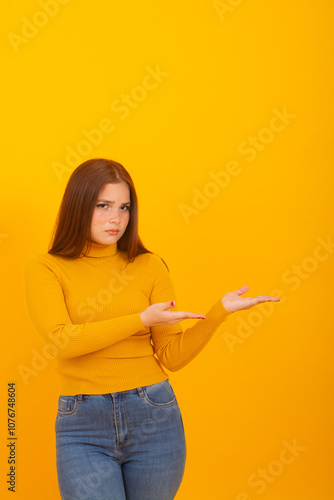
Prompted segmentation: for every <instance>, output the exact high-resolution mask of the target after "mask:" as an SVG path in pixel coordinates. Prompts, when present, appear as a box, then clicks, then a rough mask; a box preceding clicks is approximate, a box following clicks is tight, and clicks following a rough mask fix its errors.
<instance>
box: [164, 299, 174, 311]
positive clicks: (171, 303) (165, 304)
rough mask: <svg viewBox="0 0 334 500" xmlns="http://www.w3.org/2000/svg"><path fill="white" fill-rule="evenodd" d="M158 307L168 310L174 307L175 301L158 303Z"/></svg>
mask: <svg viewBox="0 0 334 500" xmlns="http://www.w3.org/2000/svg"><path fill="white" fill-rule="evenodd" d="M160 306H161V309H162V310H165V309H169V308H170V307H174V306H175V300H169V301H168V302H160Z"/></svg>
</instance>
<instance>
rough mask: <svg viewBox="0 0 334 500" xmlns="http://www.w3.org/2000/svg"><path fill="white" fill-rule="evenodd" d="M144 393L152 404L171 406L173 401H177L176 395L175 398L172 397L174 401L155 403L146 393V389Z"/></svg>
mask: <svg viewBox="0 0 334 500" xmlns="http://www.w3.org/2000/svg"><path fill="white" fill-rule="evenodd" d="M144 395H145V399H146V401H147V402H148V403H149V404H151V405H154V406H171V405H172V404H173V403H175V401H176V397H175V396H174V399H172V401H169V402H168V403H154V402H153V401H151V400H150V398H149V397H148V395H147V394H146V391H144Z"/></svg>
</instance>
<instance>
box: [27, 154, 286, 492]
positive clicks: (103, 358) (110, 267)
mask: <svg viewBox="0 0 334 500" xmlns="http://www.w3.org/2000/svg"><path fill="white" fill-rule="evenodd" d="M247 290H248V287H247V286H243V287H241V288H239V289H238V290H236V291H232V292H228V293H226V294H225V295H223V296H222V297H221V298H219V299H218V300H217V301H216V302H215V303H214V304H213V305H212V307H211V308H210V309H209V311H207V313H206V314H205V315H203V314H200V313H193V312H187V311H178V310H177V307H176V303H175V292H174V287H173V284H172V281H171V278H170V273H169V270H168V266H167V265H166V263H165V262H164V260H163V259H162V258H161V257H160V256H159V255H157V254H156V253H154V252H151V251H149V250H148V249H147V248H145V246H144V245H143V243H142V241H141V239H140V237H139V235H138V204H137V195H136V191H135V187H134V184H133V182H132V179H131V176H130V175H129V173H128V172H127V170H126V169H125V168H124V167H123V166H122V165H120V164H119V163H117V162H115V161H112V160H107V159H99V158H98V159H92V160H88V161H86V162H84V163H82V164H81V165H80V166H79V167H77V168H76V169H75V170H74V171H73V173H72V175H71V177H70V179H69V181H68V184H67V186H66V189H65V193H64V196H63V199H62V202H61V206H60V209H59V213H58V217H57V220H56V223H55V227H54V231H53V235H52V241H51V244H50V247H49V250H48V253H45V254H38V255H36V256H35V257H33V258H31V259H30V260H29V261H28V262H27V264H26V268H25V300H26V305H27V309H28V312H29V315H30V318H31V321H32V323H33V325H34V327H35V328H36V330H37V331H38V332H39V334H40V335H41V336H42V338H43V339H44V340H45V341H46V342H47V343H48V344H49V348H50V349H51V350H52V351H53V353H54V356H55V357H56V358H57V371H58V374H59V376H60V378H61V388H60V394H59V398H58V409H57V414H56V416H55V432H56V466H57V474H58V483H59V490H60V495H61V498H62V499H63V500H172V499H173V498H174V497H175V495H176V493H177V491H178V488H179V486H180V484H181V481H182V477H183V472H184V466H185V460H186V442H185V436H184V429H183V422H182V417H181V413H180V409H179V406H178V402H177V399H176V397H175V394H174V391H173V388H172V386H171V384H170V382H169V378H168V374H167V372H166V371H165V369H167V370H170V371H176V370H180V369H181V368H182V367H184V366H185V365H187V363H189V362H190V361H191V360H192V359H193V358H194V357H195V356H197V354H198V353H199V352H200V351H201V350H202V349H203V348H204V347H205V345H206V344H207V343H208V342H209V340H210V338H211V337H212V336H213V334H214V332H215V331H216V330H217V328H218V327H219V325H221V323H222V322H223V321H225V320H226V319H227V317H228V316H229V315H230V314H232V313H233V312H235V311H239V310H242V309H249V308H251V307H253V306H255V305H257V304H259V303H261V302H267V301H278V300H279V298H278V297H271V296H267V295H261V296H257V297H254V298H251V297H242V295H243V294H244V293H246V292H247ZM187 318H195V319H197V321H196V323H195V324H194V325H193V326H192V327H190V328H188V329H186V330H185V331H183V330H182V327H181V325H180V321H182V320H184V319H187Z"/></svg>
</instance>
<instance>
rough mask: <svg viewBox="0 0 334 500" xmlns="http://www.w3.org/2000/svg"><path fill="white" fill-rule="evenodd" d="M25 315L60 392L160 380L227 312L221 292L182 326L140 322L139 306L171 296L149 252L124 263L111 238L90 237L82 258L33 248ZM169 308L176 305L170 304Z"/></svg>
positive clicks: (204, 341) (204, 339) (193, 353)
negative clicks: (51, 363) (51, 361)
mask: <svg viewBox="0 0 334 500" xmlns="http://www.w3.org/2000/svg"><path fill="white" fill-rule="evenodd" d="M24 279H25V301H26V306H27V309H28V313H29V316H30V318H31V321H32V323H33V325H34V327H35V328H36V330H37V331H38V332H39V334H40V335H41V336H42V338H43V339H44V340H45V342H47V344H49V349H48V352H49V351H50V352H54V355H55V357H56V358H57V362H58V368H57V371H58V373H59V375H60V377H61V380H62V385H61V390H60V393H61V394H63V395H67V396H70V395H76V394H106V393H111V392H118V391H125V390H129V389H134V388H135V387H140V386H145V385H151V384H155V383H157V382H161V381H163V380H166V379H167V378H168V375H167V373H166V372H165V371H164V369H163V366H164V367H165V368H167V369H168V370H170V371H176V370H179V369H180V368H182V367H183V366H185V365H186V364H187V363H189V361H191V360H192V359H193V358H194V357H195V356H196V355H197V354H198V353H199V352H200V351H201V350H202V349H203V347H204V346H205V345H206V344H207V343H208V341H209V340H210V338H211V337H212V335H213V334H214V332H215V331H216V329H217V328H218V326H219V325H220V324H221V323H222V322H223V321H224V320H225V319H226V317H227V316H228V315H229V314H231V313H230V312H229V311H227V310H226V309H225V308H224V306H223V304H222V301H221V299H219V300H218V302H216V304H214V305H213V306H212V307H211V309H210V310H209V311H208V312H207V314H206V315H205V316H206V318H205V319H204V320H203V319H199V320H197V322H196V323H195V324H194V325H193V326H192V327H190V328H188V329H186V330H185V331H184V332H183V330H182V327H181V323H176V324H174V325H164V326H152V327H150V328H145V327H144V325H143V323H142V320H141V317H140V313H141V312H142V311H144V310H145V309H146V308H147V307H148V306H149V305H150V304H155V303H157V302H167V301H169V300H175V291H174V287H173V284H172V281H171V278H170V273H169V271H168V269H167V268H166V266H165V264H164V262H163V261H162V259H161V258H160V257H159V256H158V255H157V254H151V253H145V254H140V255H138V256H137V257H136V258H135V260H134V262H130V263H128V260H127V255H126V253H125V252H122V251H120V250H118V248H117V243H115V244H113V245H109V246H101V245H98V244H95V243H93V245H92V248H91V250H90V252H89V254H88V255H87V256H86V257H80V258H77V259H68V258H66V257H60V256H56V255H50V254H47V253H46V254H39V255H37V256H35V257H34V258H32V259H31V260H29V261H28V262H27V263H26V266H25V276H24ZM173 310H178V309H177V307H175V308H173Z"/></svg>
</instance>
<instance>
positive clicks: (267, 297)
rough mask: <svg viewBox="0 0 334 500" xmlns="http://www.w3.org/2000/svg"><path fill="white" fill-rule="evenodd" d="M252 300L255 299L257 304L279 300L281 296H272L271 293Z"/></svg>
mask: <svg viewBox="0 0 334 500" xmlns="http://www.w3.org/2000/svg"><path fill="white" fill-rule="evenodd" d="M252 300H254V301H255V303H256V304H260V303H261V302H279V300H280V298H279V297H272V296H271V295H258V296H257V297H254V298H253V299H252Z"/></svg>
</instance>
